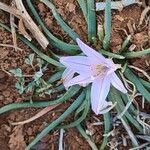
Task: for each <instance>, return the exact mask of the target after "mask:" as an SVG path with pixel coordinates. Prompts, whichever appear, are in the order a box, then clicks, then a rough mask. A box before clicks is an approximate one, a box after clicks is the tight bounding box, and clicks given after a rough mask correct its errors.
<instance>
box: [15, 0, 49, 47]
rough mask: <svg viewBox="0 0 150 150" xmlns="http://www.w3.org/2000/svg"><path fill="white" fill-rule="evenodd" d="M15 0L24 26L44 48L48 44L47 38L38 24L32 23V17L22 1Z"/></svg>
mask: <svg viewBox="0 0 150 150" xmlns="http://www.w3.org/2000/svg"><path fill="white" fill-rule="evenodd" d="M15 2H16V6H17V9H18V10H19V11H20V13H21V16H22V18H23V21H24V23H25V26H26V28H28V29H29V30H30V32H31V33H32V34H33V36H34V37H35V38H36V40H37V41H38V42H39V44H40V45H41V46H42V48H44V49H45V48H46V47H47V46H48V44H49V42H48V40H47V38H46V37H45V36H44V34H43V33H42V32H41V31H40V29H39V28H38V26H37V25H36V24H35V23H34V21H33V20H32V18H31V17H30V15H29V14H28V12H27V11H26V9H25V7H24V5H23V3H22V0H15Z"/></svg>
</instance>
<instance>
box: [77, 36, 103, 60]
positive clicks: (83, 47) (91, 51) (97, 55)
mask: <svg viewBox="0 0 150 150" xmlns="http://www.w3.org/2000/svg"><path fill="white" fill-rule="evenodd" d="M76 42H77V44H78V46H79V47H80V49H81V50H82V51H83V53H84V54H85V55H87V56H88V57H89V58H91V59H93V61H96V59H97V60H98V61H99V62H105V60H106V58H105V57H104V56H103V55H101V54H100V53H98V52H96V51H95V50H94V49H92V48H91V47H89V46H88V45H86V44H85V43H83V42H82V41H81V40H80V39H79V38H77V39H76Z"/></svg>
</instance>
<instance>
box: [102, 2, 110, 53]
mask: <svg viewBox="0 0 150 150" xmlns="http://www.w3.org/2000/svg"><path fill="white" fill-rule="evenodd" d="M104 27H105V37H104V40H103V47H104V49H105V50H107V49H108V48H109V42H110V34H111V0H106V7H105V25H104Z"/></svg>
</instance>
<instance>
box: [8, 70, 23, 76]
mask: <svg viewBox="0 0 150 150" xmlns="http://www.w3.org/2000/svg"><path fill="white" fill-rule="evenodd" d="M9 72H11V73H13V74H14V75H15V76H16V77H20V78H21V77H23V74H22V70H21V69H20V68H17V69H11V70H10V71H9Z"/></svg>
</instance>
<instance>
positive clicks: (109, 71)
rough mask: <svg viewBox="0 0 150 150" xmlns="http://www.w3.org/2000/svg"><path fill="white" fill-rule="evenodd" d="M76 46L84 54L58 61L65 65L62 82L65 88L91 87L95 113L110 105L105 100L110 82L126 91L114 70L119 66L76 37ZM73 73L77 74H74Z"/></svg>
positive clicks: (62, 58) (120, 89)
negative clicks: (76, 86) (77, 85)
mask: <svg viewBox="0 0 150 150" xmlns="http://www.w3.org/2000/svg"><path fill="white" fill-rule="evenodd" d="M76 41H77V44H78V46H79V47H80V49H81V50H82V52H83V53H84V54H85V55H86V56H67V57H61V58H60V62H61V63H62V64H63V65H65V66H66V69H65V71H64V73H63V75H62V80H63V84H64V86H65V88H66V89H68V88H69V87H70V86H72V85H76V84H79V85H80V86H83V87H85V86H87V85H88V84H89V83H92V87H91V105H92V110H93V111H94V112H95V113H96V114H100V111H102V110H103V109H105V108H107V107H108V106H110V105H112V103H111V102H107V101H106V97H107V95H108V93H109V90H110V86H111V84H112V85H113V86H114V87H115V88H117V89H118V90H119V91H121V92H123V93H127V90H126V89H125V87H124V85H123V83H122V81H121V80H120V79H119V77H118V76H117V75H116V73H115V71H116V70H117V69H118V68H120V67H121V66H120V65H118V64H114V62H113V61H112V60H111V59H108V58H105V57H104V56H102V55H101V54H100V53H98V52H96V51H95V50H94V49H92V48H90V47H89V46H88V45H86V44H85V43H83V42H82V41H81V40H80V39H78V38H77V39H76ZM75 73H77V75H76V76H75Z"/></svg>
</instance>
